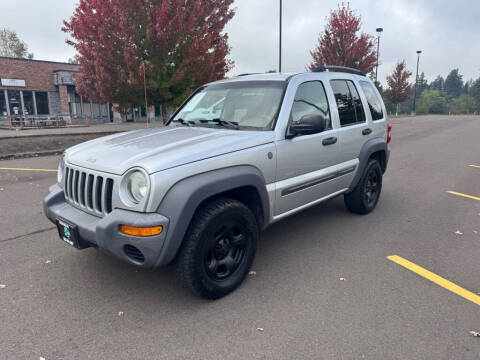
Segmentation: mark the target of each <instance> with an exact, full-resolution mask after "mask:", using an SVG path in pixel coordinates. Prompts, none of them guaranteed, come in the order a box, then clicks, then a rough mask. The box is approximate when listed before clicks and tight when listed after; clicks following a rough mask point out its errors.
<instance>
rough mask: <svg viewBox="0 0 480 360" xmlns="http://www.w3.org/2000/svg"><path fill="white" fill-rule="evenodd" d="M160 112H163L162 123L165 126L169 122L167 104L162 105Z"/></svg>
mask: <svg viewBox="0 0 480 360" xmlns="http://www.w3.org/2000/svg"><path fill="white" fill-rule="evenodd" d="M160 112H161V114H160V115H161V117H162V121H163V124H164V125H165V124H166V123H167V121H168V110H167V104H165V103H162V104H161V105H160Z"/></svg>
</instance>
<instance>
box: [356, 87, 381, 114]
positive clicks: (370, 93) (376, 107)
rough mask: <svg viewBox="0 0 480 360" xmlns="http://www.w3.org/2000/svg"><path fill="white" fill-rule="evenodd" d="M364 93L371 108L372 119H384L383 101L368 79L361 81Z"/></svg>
mask: <svg viewBox="0 0 480 360" xmlns="http://www.w3.org/2000/svg"><path fill="white" fill-rule="evenodd" d="M360 86H361V87H362V90H363V93H364V94H365V97H366V98H367V101H368V107H369V108H370V114H372V120H374V121H375V120H381V119H383V110H382V102H381V101H380V99H379V98H378V95H377V94H376V92H375V89H374V88H373V85H372V84H370V83H369V82H368V81H360Z"/></svg>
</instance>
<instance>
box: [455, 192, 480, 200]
mask: <svg viewBox="0 0 480 360" xmlns="http://www.w3.org/2000/svg"><path fill="white" fill-rule="evenodd" d="M447 193H449V194H452V195H457V196H461V197H464V198H468V199H473V200H480V197H477V196H472V195H467V194H463V193H459V192H456V191H447Z"/></svg>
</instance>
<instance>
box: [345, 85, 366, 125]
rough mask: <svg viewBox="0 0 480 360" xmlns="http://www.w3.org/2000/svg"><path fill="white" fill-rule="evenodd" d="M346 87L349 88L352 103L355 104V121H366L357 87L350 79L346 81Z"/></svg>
mask: <svg viewBox="0 0 480 360" xmlns="http://www.w3.org/2000/svg"><path fill="white" fill-rule="evenodd" d="M347 84H348V88H349V89H350V93H351V94H352V99H353V105H354V106H355V114H356V115H357V122H358V123H362V122H365V121H367V118H366V117H365V110H363V105H362V99H360V95H358V91H357V88H356V87H355V84H354V83H353V82H352V81H347Z"/></svg>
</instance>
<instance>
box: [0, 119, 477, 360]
mask: <svg viewBox="0 0 480 360" xmlns="http://www.w3.org/2000/svg"><path fill="white" fill-rule="evenodd" d="M391 122H392V123H393V133H392V136H393V140H392V144H391V149H392V155H391V159H390V164H389V169H388V171H387V174H386V175H385V178H384V188H383V193H382V197H381V200H380V203H379V205H378V207H377V209H376V210H375V211H374V212H373V213H372V214H371V215H368V216H358V215H353V214H350V213H348V212H347V211H346V210H345V208H344V205H343V200H342V198H337V199H333V200H331V201H328V202H327V203H324V204H321V205H320V206H316V207H314V208H311V209H308V210H306V211H304V212H302V213H300V214H298V215H295V216H293V217H291V218H288V219H285V220H284V221H281V222H279V223H277V224H275V225H272V226H271V227H270V228H268V229H267V230H266V231H265V232H264V233H263V234H262V237H261V240H260V242H259V244H258V252H257V257H256V260H255V262H254V265H253V270H254V271H255V272H256V274H255V275H252V276H249V278H248V279H247V280H246V281H245V283H244V284H243V285H242V286H241V287H240V288H239V289H238V290H237V291H235V292H234V293H232V294H231V295H229V296H227V297H225V298H223V299H220V300H218V301H214V302H210V301H206V300H202V299H199V298H196V297H194V296H192V295H191V294H190V293H188V292H187V291H185V290H184V289H183V288H181V287H180V286H179V285H178V284H177V283H176V282H175V280H174V279H173V276H172V274H171V270H170V269H168V268H167V269H159V270H142V269H137V268H135V267H133V266H129V265H126V264H123V263H121V262H119V261H117V260H115V259H112V258H110V257H108V256H107V255H105V254H102V253H101V252H98V251H96V250H94V249H87V250H84V251H77V250H75V249H73V248H70V247H68V246H67V245H65V244H64V243H63V242H61V240H59V239H58V235H57V233H56V230H55V229H54V228H53V225H52V224H51V223H50V222H49V221H47V220H46V219H45V217H44V216H43V214H42V208H41V200H42V198H43V197H44V196H45V195H46V193H47V189H48V186H49V185H50V184H52V183H54V182H55V176H56V175H55V173H53V172H50V173H49V172H34V171H32V172H25V171H12V170H0V229H1V232H0V284H3V285H5V287H0V324H1V326H0V359H39V358H40V357H43V358H45V359H46V360H51V359H449V360H450V359H462V360H463V359H479V358H480V337H474V336H473V335H472V334H470V331H478V332H480V308H479V306H478V305H477V304H475V303H473V302H471V301H469V300H467V299H465V298H463V297H460V296H458V295H456V294H454V293H453V292H451V291H449V290H447V289H444V288H442V287H440V286H438V285H437V284H434V283H433V282H431V281H429V280H427V279H425V278H423V277H421V276H419V275H417V274H415V273H413V272H411V271H409V270H407V269H405V268H403V267H401V266H399V265H398V264H396V263H394V262H392V261H390V260H388V259H387V256H389V255H399V256H401V257H403V258H405V259H408V260H409V261H411V262H413V263H415V264H418V265H420V266H422V267H424V268H426V269H428V270H430V271H432V272H434V273H435V274H438V275H440V276H443V277H444V278H446V279H448V280H450V281H452V282H453V283H455V284H457V285H459V286H461V287H463V288H465V289H467V290H469V291H471V292H472V293H475V294H478V293H480V276H479V274H480V235H479V234H480V201H478V200H475V199H468V198H463V197H459V196H455V195H451V194H449V193H447V191H449V190H453V191H457V192H461V193H465V194H469V195H473V196H477V197H480V168H473V167H469V166H468V165H475V164H476V165H480V145H479V144H480V143H479V135H480V117H423V118H405V119H392V121H391ZM57 161H58V157H43V158H36V159H21V160H12V161H1V162H0V167H18V168H45V169H55V168H56V166H57ZM457 231H459V232H461V234H458V233H457V234H456V232H457ZM341 279H342V280H341ZM119 312H120V314H121V315H119ZM260 329H263V331H261V330H260Z"/></svg>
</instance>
